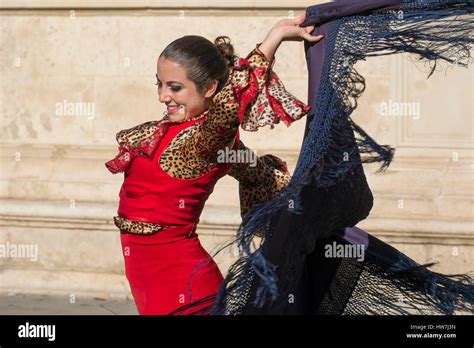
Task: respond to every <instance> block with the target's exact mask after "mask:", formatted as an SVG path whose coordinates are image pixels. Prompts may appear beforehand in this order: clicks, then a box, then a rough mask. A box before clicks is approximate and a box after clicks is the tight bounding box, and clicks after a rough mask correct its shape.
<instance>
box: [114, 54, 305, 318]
mask: <svg viewBox="0 0 474 348" xmlns="http://www.w3.org/2000/svg"><path fill="white" fill-rule="evenodd" d="M271 66H272V65H271V64H270V62H268V61H267V60H266V59H265V56H264V55H263V54H262V53H261V52H260V51H259V50H258V46H257V48H256V49H254V50H253V51H252V52H251V53H250V54H249V55H248V56H247V58H246V59H240V60H239V61H238V62H237V63H236V64H235V66H234V68H233V69H232V70H231V75H230V77H229V81H228V83H227V84H226V85H225V86H224V88H223V90H222V91H221V92H219V93H218V94H217V95H216V96H215V97H214V98H213V102H212V103H211V107H210V109H209V110H206V111H205V112H204V113H203V114H201V115H199V116H197V117H195V118H194V119H192V120H187V121H184V122H171V121H170V120H169V118H167V117H166V116H165V117H164V118H163V119H162V120H160V121H151V122H146V123H144V124H142V125H139V126H136V127H133V128H131V129H127V130H123V131H121V132H119V133H118V134H117V140H118V142H119V144H120V147H119V150H120V153H119V154H118V155H117V156H116V157H115V158H114V159H113V160H111V161H109V162H107V163H106V166H107V168H108V169H109V170H110V171H111V172H112V173H118V172H124V175H125V177H124V182H123V185H122V188H121V190H120V204H119V209H118V216H116V217H115V218H114V221H115V224H116V225H117V227H119V229H120V231H121V242H122V248H123V254H124V259H125V273H126V276H127V279H128V281H129V283H130V287H131V291H132V295H133V297H134V299H135V302H136V305H137V308H138V312H139V313H140V314H158V315H165V314H169V313H171V312H172V311H174V310H175V309H177V308H179V307H181V306H183V305H186V304H188V303H190V302H194V301H197V300H200V299H203V298H206V297H208V296H210V295H213V294H215V293H216V292H217V290H218V288H219V286H220V285H221V283H222V281H223V276H222V274H221V272H220V271H219V268H218V267H217V265H216V263H215V262H214V260H213V259H212V258H211V257H210V255H209V254H208V253H207V252H206V251H205V250H204V248H203V247H202V245H201V243H200V242H199V239H198V236H197V234H196V225H197V224H198V222H199V217H200V215H201V212H202V210H203V208H204V204H205V202H206V201H207V199H208V197H209V195H210V194H211V193H212V191H213V189H214V185H215V184H216V182H217V181H218V180H219V179H220V178H221V177H223V176H224V175H226V174H229V175H231V176H233V177H234V178H236V179H237V180H238V181H239V183H240V185H239V188H240V199H241V213H242V215H244V214H245V213H246V212H247V211H248V210H249V209H250V208H251V207H252V206H253V205H254V204H257V203H261V202H263V201H266V200H268V199H270V198H271V197H273V196H274V195H275V194H276V193H278V192H279V191H280V190H281V189H282V188H283V187H284V186H285V185H286V184H287V183H288V181H289V173H288V170H287V168H286V163H284V162H283V161H281V160H280V159H278V158H277V157H275V156H272V155H264V156H261V157H257V162H256V164H257V165H251V163H249V162H247V163H244V162H234V163H230V162H227V161H222V160H219V159H218V158H217V153H218V152H219V150H221V149H224V148H226V147H227V148H228V149H233V150H244V151H250V150H249V149H248V148H246V147H245V145H244V144H243V143H242V142H241V141H239V132H238V127H239V125H240V126H242V128H244V129H246V130H256V129H257V128H258V127H261V126H263V125H267V124H270V125H273V124H274V123H278V122H279V121H280V120H283V121H284V122H285V123H286V124H287V125H289V124H291V122H292V121H294V120H296V119H299V118H301V117H302V116H303V115H305V114H306V113H307V112H308V111H309V107H307V106H306V105H304V104H303V103H302V102H300V101H299V100H297V99H296V98H294V97H293V96H292V95H291V94H289V93H288V92H286V90H284V88H283V85H282V84H281V82H280V80H279V79H278V77H277V75H276V74H274V73H271V72H270V70H271ZM223 106H225V107H223ZM228 149H227V150H228ZM181 314H182V313H181Z"/></svg>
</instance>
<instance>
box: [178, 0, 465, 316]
mask: <svg viewBox="0 0 474 348" xmlns="http://www.w3.org/2000/svg"><path fill="white" fill-rule="evenodd" d="M472 12H473V1H466V0H463V1H462V0H418V1H416V0H405V1H402V0H373V1H367V0H366V1H364V0H358V1H337V2H333V3H326V4H322V5H317V6H312V7H309V8H308V9H307V11H306V20H305V22H304V23H303V24H301V26H306V25H311V24H315V25H316V26H317V28H316V29H315V32H313V33H312V34H313V35H319V34H324V37H325V38H324V39H323V40H322V41H321V42H320V43H318V44H308V43H305V49H306V58H307V62H308V71H309V103H310V105H311V106H312V112H313V113H312V114H311V115H308V119H307V125H306V132H305V137H304V141H303V144H302V149H301V153H300V157H299V160H298V163H297V166H296V169H295V173H294V174H293V177H292V180H291V182H290V183H289V185H288V186H287V187H286V188H285V189H284V190H283V191H282V192H280V194H279V195H278V196H276V197H275V198H274V199H273V200H271V201H270V202H268V203H266V204H262V205H260V206H257V207H256V208H254V209H253V210H252V211H251V212H249V213H248V214H247V215H246V216H245V219H244V221H243V223H242V224H241V226H240V227H239V229H238V232H237V238H236V240H235V243H237V244H238V247H239V250H240V252H241V253H240V258H239V259H238V260H237V261H236V262H235V263H234V264H233V265H232V266H231V267H230V269H229V272H228V275H227V276H226V278H225V280H224V283H223V284H222V286H221V288H220V290H219V292H218V294H217V298H216V299H214V298H208V299H203V300H202V301H201V304H202V303H205V302H206V301H208V303H212V302H213V301H214V300H216V301H215V304H214V305H213V307H212V309H211V308H207V313H209V314H226V315H227V314H230V315H236V314H249V313H250V314H252V313H259V314H285V313H287V308H286V307H287V306H288V299H287V295H288V294H291V293H293V292H294V291H295V289H296V288H297V284H298V283H299V282H301V278H302V275H303V272H305V269H306V268H307V267H308V263H309V262H310V260H311V259H315V257H316V259H318V260H319V261H318V262H319V265H321V263H324V262H325V260H324V258H322V257H320V255H319V256H318V255H316V254H315V253H316V252H317V250H319V249H320V247H321V245H322V243H327V242H331V241H333V240H337V241H339V242H341V243H342V240H341V239H340V235H341V231H342V229H344V227H349V226H354V225H356V224H357V223H358V222H359V221H361V220H363V219H365V218H366V217H367V216H368V214H369V212H370V210H371V208H372V204H373V197H372V194H371V191H370V188H369V187H368V185H367V181H366V178H365V175H364V171H363V169H362V163H371V162H379V163H380V164H381V166H380V169H379V170H380V171H383V170H385V169H386V168H387V167H388V166H389V164H390V162H391V160H392V157H393V155H394V149H393V148H392V147H390V146H386V145H384V146H382V145H378V144H377V143H376V142H375V141H374V140H373V139H372V138H371V137H370V136H369V135H368V134H367V133H365V132H364V130H363V129H362V128H360V127H359V126H358V125H356V124H355V123H354V121H353V120H351V118H350V116H351V114H352V112H353V111H354V110H355V108H356V107H357V99H358V98H359V97H360V96H361V95H362V93H363V91H364V89H365V80H364V78H363V77H362V76H361V75H360V74H359V73H358V72H357V71H356V70H355V68H354V64H355V63H356V62H358V61H360V60H365V59H366V58H368V57H374V56H382V55H389V54H395V53H401V52H409V53H413V54H414V55H416V56H417V57H418V58H419V59H420V60H426V61H428V62H430V64H431V68H432V70H431V72H430V74H429V76H431V74H432V73H433V72H434V71H435V68H436V64H437V63H438V61H441V60H444V61H445V62H449V63H454V64H457V65H458V66H464V67H466V66H467V65H468V63H469V61H470V47H471V45H472V43H473V38H472V33H473V29H474V19H473V16H472ZM429 76H428V78H429ZM259 230H261V231H263V232H264V238H263V239H262V242H261V243H260V245H254V244H255V242H254V236H255V234H256V232H257V231H259ZM369 239H370V246H369V248H368V249H367V251H366V253H367V257H366V261H365V262H364V263H360V262H359V263H355V262H352V261H350V260H344V262H342V263H341V264H339V265H338V266H337V267H336V270H333V271H332V272H334V274H335V275H334V277H333V280H332V289H331V288H328V289H326V291H327V293H326V296H323V297H324V298H323V299H322V300H321V301H320V302H319V303H317V304H316V306H315V308H314V314H368V313H372V314H384V313H385V314H408V313H419V314H420V313H432V312H436V313H441V314H452V313H454V311H455V310H462V311H466V310H472V304H473V303H474V285H473V282H472V279H471V278H470V277H468V276H462V275H461V276H451V277H448V276H445V275H441V274H437V273H435V272H432V271H430V270H428V267H430V266H431V265H418V264H416V263H415V262H414V261H413V260H411V259H410V258H408V257H407V256H406V255H403V254H402V253H400V252H398V251H397V250H396V249H394V248H392V247H390V246H389V245H387V244H385V243H383V242H381V241H379V240H377V239H376V238H375V237H373V236H370V237H369ZM315 255H316V256H315ZM326 261H327V259H326ZM315 267H318V263H316V266H315ZM321 267H323V266H321ZM306 272H307V269H306ZM338 280H339V281H341V282H340V283H338V282H337V281H338ZM344 282H345V283H344ZM335 284H336V285H338V286H336V287H335ZM382 286H383V287H382ZM400 295H403V296H404V297H406V298H407V299H408V302H410V304H409V308H408V309H407V307H406V306H403V305H400V304H397V303H396V299H397V296H400ZM191 307H192V306H189V307H187V308H188V309H189V308H191ZM200 312H201V313H204V312H205V310H201V311H200Z"/></svg>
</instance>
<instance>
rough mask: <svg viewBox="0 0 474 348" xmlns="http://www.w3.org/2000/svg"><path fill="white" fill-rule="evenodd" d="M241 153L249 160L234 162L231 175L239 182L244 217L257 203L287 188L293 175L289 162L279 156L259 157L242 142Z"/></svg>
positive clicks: (267, 199)
mask: <svg viewBox="0 0 474 348" xmlns="http://www.w3.org/2000/svg"><path fill="white" fill-rule="evenodd" d="M239 154H240V155H241V156H239V157H241V158H245V159H247V161H246V162H244V161H240V162H238V163H234V164H233V165H232V168H231V170H230V172H229V175H230V176H232V177H233V178H235V179H236V180H237V181H238V182H239V197H240V214H241V216H242V218H244V217H245V215H246V214H247V213H248V212H249V211H250V210H251V209H252V208H253V207H254V206H255V205H257V204H260V203H265V202H267V201H269V200H270V199H272V198H273V197H274V196H275V195H276V194H277V193H278V192H280V191H281V190H282V189H283V188H285V187H286V185H288V183H289V182H290V179H291V176H290V173H289V171H288V168H287V164H286V163H285V162H284V161H282V160H281V159H280V158H278V157H277V156H274V155H271V154H267V155H263V156H260V157H258V156H257V155H256V154H255V153H254V152H253V151H252V150H251V149H249V148H248V147H246V146H245V144H244V143H242V142H240V143H239Z"/></svg>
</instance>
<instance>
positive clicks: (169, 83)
mask: <svg viewBox="0 0 474 348" xmlns="http://www.w3.org/2000/svg"><path fill="white" fill-rule="evenodd" d="M155 76H156V78H157V79H158V81H161V80H160V79H159V78H158V74H155ZM172 83H177V84H178V85H183V86H184V84H182V83H181V82H178V81H168V82H166V84H167V85H168V86H169V85H171V84H172Z"/></svg>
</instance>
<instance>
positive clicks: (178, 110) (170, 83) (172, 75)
mask: <svg viewBox="0 0 474 348" xmlns="http://www.w3.org/2000/svg"><path fill="white" fill-rule="evenodd" d="M156 78H157V85H158V96H159V98H160V102H161V103H165V104H166V106H167V111H168V113H169V116H170V119H171V120H173V121H182V120H184V119H189V118H192V117H194V116H197V115H199V114H201V113H203V112H204V111H206V110H207V109H208V108H209V103H210V101H211V99H212V98H211V97H212V95H213V94H214V92H215V90H216V88H217V81H214V82H215V83H213V84H211V88H210V89H209V88H208V89H207V90H206V92H205V93H204V95H202V94H200V93H199V91H198V89H197V86H196V84H195V83H194V82H193V81H191V80H189V79H188V78H187V76H186V72H185V71H184V69H183V68H182V67H181V66H180V65H179V64H178V63H175V62H173V61H171V60H168V59H166V58H164V57H163V56H162V57H160V58H159V59H158V64H157V74H156ZM212 85H215V87H214V88H212Z"/></svg>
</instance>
